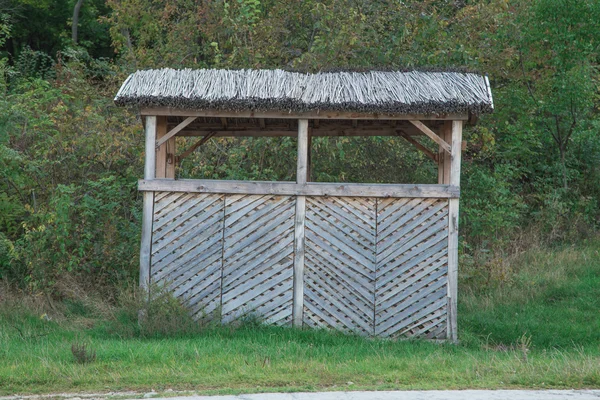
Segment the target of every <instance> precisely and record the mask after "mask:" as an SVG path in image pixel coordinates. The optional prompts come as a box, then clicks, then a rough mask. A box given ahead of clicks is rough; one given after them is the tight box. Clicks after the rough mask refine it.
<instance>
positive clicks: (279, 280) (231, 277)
mask: <svg viewBox="0 0 600 400" xmlns="http://www.w3.org/2000/svg"><path fill="white" fill-rule="evenodd" d="M295 204H296V201H295V197H293V196H273V195H266V196H261V195H228V196H227V198H226V206H225V207H226V210H225V214H226V217H225V243H224V250H223V256H224V259H223V287H222V291H223V297H222V315H223V321H224V322H229V321H231V320H234V319H237V318H240V317H243V316H245V315H248V314H255V315H257V316H260V317H262V318H264V319H265V320H266V322H268V323H274V324H278V325H287V324H290V323H291V317H292V297H293V287H292V286H293V262H294V260H293V252H294V215H295Z"/></svg>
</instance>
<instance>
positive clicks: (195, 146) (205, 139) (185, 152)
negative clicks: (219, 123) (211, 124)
mask: <svg viewBox="0 0 600 400" xmlns="http://www.w3.org/2000/svg"><path fill="white" fill-rule="evenodd" d="M213 136H215V132H208V133H207V134H206V136H204V137H203V138H202V139H200V140H198V141H197V142H196V143H194V144H193V145H191V146H190V148H189V149H187V150H186V151H184V152H183V153H182V154H181V155H180V156H179V157H178V161H181V160H183V159H184V158H186V157H187V156H189V155H190V154H192V153H193V152H194V150H196V149H197V148H198V147H200V146H202V145H203V144H204V143H206V142H208V140H209V139H210V138H212V137H213Z"/></svg>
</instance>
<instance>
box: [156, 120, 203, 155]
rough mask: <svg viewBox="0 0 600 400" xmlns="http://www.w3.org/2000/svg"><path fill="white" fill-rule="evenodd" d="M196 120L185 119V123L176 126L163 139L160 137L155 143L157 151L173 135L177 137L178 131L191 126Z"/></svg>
mask: <svg viewBox="0 0 600 400" xmlns="http://www.w3.org/2000/svg"><path fill="white" fill-rule="evenodd" d="M153 115H163V114H153ZM196 118H197V117H188V118H186V119H185V121H183V122H182V123H180V124H179V125H177V126H176V127H175V128H173V129H171V130H170V131H169V132H168V133H166V134H165V135H164V136H163V137H161V138H160V139H159V140H157V141H156V148H157V149H158V148H159V147H160V146H162V145H163V143H165V142H166V141H167V140H169V139H171V138H172V137H174V136H175V135H177V133H178V132H179V131H181V130H182V129H183V128H185V127H186V126H188V125H189V124H191V123H192V122H193V121H194V120H195V119H196Z"/></svg>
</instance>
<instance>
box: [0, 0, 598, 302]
mask: <svg viewBox="0 0 600 400" xmlns="http://www.w3.org/2000/svg"><path fill="white" fill-rule="evenodd" d="M78 6H79V7H80V8H79V12H78V13H74V11H75V10H76V9H77V7H78ZM74 15H78V24H76V25H75V26H76V27H77V29H76V30H75V29H73V24H72V21H73V17H74ZM599 45H600V3H599V2H597V1H596V0H577V1H573V0H532V1H516V0H514V1H511V0H467V1H448V0H425V1H421V0H407V1H403V2H397V1H360V0H326V1H312V0H310V1H296V0H280V1H273V0H264V1H259V0H230V1H188V0H153V1H150V0H105V1H104V0H86V1H83V2H81V1H77V2H76V1H74V0H59V1H54V0H53V1H50V0H40V1H30V0H3V1H2V2H0V91H1V92H2V93H1V94H2V95H1V96H0V280H2V281H4V282H7V283H9V284H10V285H12V286H13V287H16V288H19V289H22V290H25V291H27V292H29V293H47V294H49V295H52V296H54V298H57V297H59V298H60V297H68V296H69V293H71V292H69V290H68V289H69V288H71V287H72V285H73V282H77V284H78V285H83V286H86V287H94V288H104V289H103V291H104V293H105V294H106V295H110V294H111V293H114V290H111V289H110V288H112V287H115V286H118V285H123V282H129V283H132V282H134V281H135V279H136V274H137V255H138V249H139V247H138V246H139V229H140V210H141V207H140V198H139V195H138V193H137V191H136V182H137V179H138V178H139V177H141V176H142V160H143V159H142V157H143V154H142V151H143V146H142V143H143V133H142V125H141V123H140V120H139V119H138V117H137V116H136V115H135V112H134V111H132V110H124V109H119V108H117V107H115V106H114V105H113V104H112V97H113V96H114V94H115V93H116V91H117V89H118V87H119V85H120V83H121V82H122V81H123V80H124V79H125V77H126V76H127V75H128V74H129V73H131V72H132V71H134V70H136V69H142V68H157V67H174V68H181V67H192V68H275V67H284V68H293V69H299V70H307V71H318V70H324V69H335V68H350V69H355V68H414V67H417V68H418V67H429V66H434V67H467V68H469V69H473V70H479V71H482V72H485V73H488V74H489V76H490V79H491V82H492V86H493V92H494V97H495V106H496V110H497V111H496V112H495V113H494V114H492V115H489V116H484V117H482V118H481V119H480V121H479V124H478V125H477V126H475V127H471V128H468V129H467V131H466V133H465V135H466V138H467V140H468V146H467V150H466V152H465V155H464V167H463V191H462V193H463V195H462V199H461V224H462V231H461V234H462V237H461V257H462V258H461V260H462V264H461V266H462V269H461V270H462V276H461V279H462V284H466V285H467V286H469V285H470V286H471V287H482V286H489V287H495V286H501V285H503V284H504V283H506V282H507V281H509V280H510V279H511V275H510V271H509V270H510V268H508V267H507V266H506V263H507V257H509V256H510V255H511V254H514V253H516V252H519V251H521V250H523V249H526V248H530V247H532V246H538V245H543V246H550V245H555V244H556V243H558V242H562V241H577V240H581V239H583V238H586V237H589V236H591V235H594V234H595V232H596V231H597V229H598V227H599V224H600V204H599V203H598V201H599V198H600V196H599V195H600V169H599V167H598V165H600V164H599V162H600V137H599V136H598V134H597V132H598V130H599V129H600V109H599V106H600V98H599V97H598V85H599V78H600V75H599V71H598V63H599V61H600V58H599V56H600V53H599ZM424 143H427V142H424ZM294 153H295V145H294V141H293V140H291V139H282V140H274V139H272V140H266V139H256V140H250V139H248V140H231V139H218V140H213V141H211V142H210V143H209V144H208V145H207V146H205V147H204V148H202V149H201V151H198V153H197V154H196V156H195V158H192V159H190V160H186V163H185V164H184V165H182V167H181V168H180V170H179V172H178V174H179V176H202V177H223V178H238V179H239V178H247V179H289V178H290V177H291V176H293V166H292V167H290V165H289V163H288V162H287V160H289V159H290V157H288V155H291V156H292V157H293V154H294ZM314 160H315V171H316V178H317V179H318V180H321V181H366V182H369V181H373V180H374V179H378V180H381V181H386V182H393V181H401V182H411V181H421V182H423V181H428V180H433V179H434V177H435V171H434V168H433V166H432V165H431V164H430V162H429V161H428V160H427V159H424V158H423V157H422V156H420V155H419V154H417V153H416V152H414V151H413V150H412V149H410V148H408V147H407V145H406V144H405V143H402V142H401V141H398V140H394V139H348V138H340V139H322V140H316V141H315V147H314Z"/></svg>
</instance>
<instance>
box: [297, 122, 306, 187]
mask: <svg viewBox="0 0 600 400" xmlns="http://www.w3.org/2000/svg"><path fill="white" fill-rule="evenodd" d="M297 163H298V164H297V168H296V183H298V184H305V183H306V181H307V177H308V120H306V119H301V120H298V160H297Z"/></svg>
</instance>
